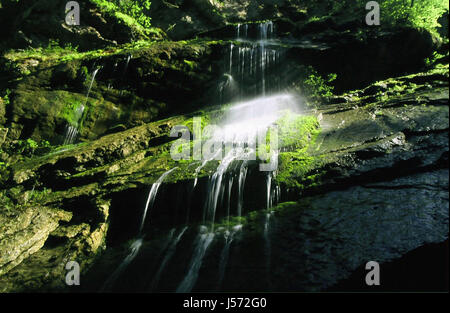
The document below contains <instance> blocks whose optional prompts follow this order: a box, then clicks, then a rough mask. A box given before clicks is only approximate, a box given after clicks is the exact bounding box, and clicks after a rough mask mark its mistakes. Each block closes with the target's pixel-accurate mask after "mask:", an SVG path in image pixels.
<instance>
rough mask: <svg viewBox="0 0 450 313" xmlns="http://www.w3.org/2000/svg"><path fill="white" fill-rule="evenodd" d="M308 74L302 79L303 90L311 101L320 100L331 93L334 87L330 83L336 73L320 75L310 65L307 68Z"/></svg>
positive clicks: (335, 76)
mask: <svg viewBox="0 0 450 313" xmlns="http://www.w3.org/2000/svg"><path fill="white" fill-rule="evenodd" d="M307 72H308V73H309V75H307V77H306V79H305V80H304V81H303V92H304V94H305V96H307V97H308V98H309V99H310V100H312V102H313V103H317V102H320V101H321V100H323V99H324V98H329V97H331V96H332V95H333V90H334V87H333V86H332V85H331V83H332V82H333V81H334V80H336V78H337V75H336V74H334V73H331V74H328V75H327V76H326V77H322V76H321V75H320V74H319V73H317V72H316V71H315V70H314V69H313V68H312V67H309V68H308V69H307Z"/></svg>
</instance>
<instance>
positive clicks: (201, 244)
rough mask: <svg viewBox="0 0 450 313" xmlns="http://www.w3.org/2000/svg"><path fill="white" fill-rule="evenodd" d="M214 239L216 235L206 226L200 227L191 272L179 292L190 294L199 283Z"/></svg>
mask: <svg viewBox="0 0 450 313" xmlns="http://www.w3.org/2000/svg"><path fill="white" fill-rule="evenodd" d="M213 239H214V233H213V232H208V229H207V228H206V227H205V226H202V227H200V233H199V234H198V236H197V239H196V243H195V248H194V254H193V256H192V259H191V263H190V265H189V270H188V273H187V274H186V276H185V277H184V279H183V281H182V282H181V284H180V285H179V286H178V288H177V290H176V291H177V292H190V291H191V290H192V288H193V287H194V285H195V283H196V282H197V278H198V274H199V271H200V268H201V266H202V263H203V258H204V256H205V254H206V250H207V249H208V247H209V245H210V244H211V242H212V241H213Z"/></svg>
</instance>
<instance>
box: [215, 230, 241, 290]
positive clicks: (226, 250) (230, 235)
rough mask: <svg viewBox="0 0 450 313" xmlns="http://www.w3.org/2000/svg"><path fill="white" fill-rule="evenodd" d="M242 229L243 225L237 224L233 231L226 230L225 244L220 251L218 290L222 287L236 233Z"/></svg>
mask: <svg viewBox="0 0 450 313" xmlns="http://www.w3.org/2000/svg"><path fill="white" fill-rule="evenodd" d="M241 229H242V225H236V226H234V227H233V229H232V231H231V232H230V231H229V230H226V231H225V232H224V238H225V245H224V247H223V249H222V252H221V253H220V262H219V280H218V281H217V290H219V289H220V287H221V285H222V282H223V278H224V277H225V269H226V267H227V263H228V258H229V255H230V246H231V243H232V242H233V239H234V236H235V234H236V233H237V232H238V231H240V230H241Z"/></svg>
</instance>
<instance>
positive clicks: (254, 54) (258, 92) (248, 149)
mask: <svg viewBox="0 0 450 313" xmlns="http://www.w3.org/2000/svg"><path fill="white" fill-rule="evenodd" d="M236 34H237V40H238V41H239V43H238V44H235V45H234V44H232V45H231V46H230V54H229V57H228V58H227V60H228V62H229V64H228V65H229V67H228V69H227V71H228V73H225V77H226V80H225V82H222V85H220V86H219V90H220V92H221V93H220V96H221V97H222V95H223V94H225V93H226V91H227V90H228V91H230V90H233V91H234V89H235V88H239V92H238V93H236V94H238V95H239V99H243V98H244V97H245V98H247V97H252V99H249V100H245V101H242V100H240V101H239V102H238V103H235V104H233V105H232V106H231V107H230V109H229V110H227V111H226V112H225V114H224V115H223V117H222V120H221V122H220V123H219V129H218V130H217V131H215V132H213V133H212V134H211V136H209V138H210V140H211V141H213V142H218V143H220V147H222V148H223V149H219V151H216V152H215V153H210V154H209V155H206V156H205V155H203V156H202V157H203V159H202V160H201V163H200V164H198V163H195V164H196V165H195V166H196V169H195V173H194V174H195V179H194V180H193V182H192V186H190V189H189V191H188V197H189V198H191V197H193V195H195V193H201V194H202V195H203V192H205V190H206V196H205V197H204V202H203V203H202V204H203V223H202V225H201V226H200V227H199V232H198V234H197V235H196V237H195V241H194V243H193V253H192V256H191V259H190V262H189V264H188V267H187V269H186V272H185V273H186V274H185V276H184V277H183V279H181V282H180V283H179V284H178V287H177V288H176V291H177V292H190V291H191V290H192V289H193V288H194V287H195V285H196V283H197V279H198V277H199V273H200V269H201V267H202V264H203V261H204V258H205V256H206V255H207V252H208V249H209V248H210V247H211V246H212V244H213V243H214V239H215V238H216V237H217V236H218V235H219V234H221V235H223V236H224V246H223V247H222V250H221V253H220V260H219V280H218V281H217V285H216V286H217V288H218V289H220V288H221V285H222V283H223V280H224V275H225V270H226V266H227V262H228V258H229V255H230V246H231V244H232V242H233V240H235V238H236V234H237V233H238V232H239V231H241V229H242V225H239V224H238V225H234V226H233V227H231V226H230V216H232V215H234V214H235V215H237V216H239V217H241V216H243V215H244V213H245V212H244V210H245V207H244V206H245V205H244V200H245V195H244V189H245V185H246V179H247V176H248V175H249V173H251V171H250V166H253V165H254V163H255V162H256V161H255V162H253V161H252V160H256V153H257V148H256V147H257V143H258V140H257V137H258V135H259V134H261V133H264V134H265V133H266V131H267V130H268V129H269V128H270V127H272V125H274V123H275V122H276V121H277V120H278V119H279V118H280V117H281V116H282V115H283V114H284V112H285V111H286V110H291V111H293V112H295V111H297V110H298V104H299V101H298V100H299V99H297V98H296V97H294V96H293V95H291V94H288V93H280V89H279V86H280V84H279V79H278V78H277V76H278V75H274V74H276V72H275V71H274V67H277V64H278V63H279V61H280V50H279V49H278V48H276V44H275V43H274V42H273V36H274V25H273V24H272V23H271V22H267V23H261V24H259V25H257V26H256V27H255V26H252V27H249V25H238V26H237V28H236ZM269 93H270V94H269ZM264 138H266V137H264ZM219 153H222V155H221V161H220V163H219V165H218V166H217V168H216V170H215V172H214V173H213V174H212V175H211V176H210V177H209V179H208V180H207V181H206V186H205V188H206V189H205V188H203V185H200V184H198V181H199V180H198V178H197V177H198V175H199V174H200V172H201V170H202V169H203V168H204V167H205V166H206V165H207V164H208V163H209V162H212V161H213V160H216V159H217V158H216V157H217V156H218V154H219ZM271 153H272V154H271V156H270V158H271V161H272V160H273V159H277V158H278V151H277V150H276V151H271ZM212 154H213V155H212ZM214 162H215V161H214ZM175 169H176V168H173V169H171V170H169V171H167V172H165V173H164V174H163V175H162V176H161V177H160V178H159V179H158V180H157V181H156V182H155V183H154V184H153V185H152V187H151V189H150V192H149V195H148V198H147V202H146V205H145V209H144V212H143V215H142V219H141V221H140V227H139V235H140V237H141V235H142V232H143V228H144V224H145V220H146V215H147V212H148V210H150V209H151V208H152V207H153V206H154V204H155V198H156V195H157V193H158V190H159V187H160V186H161V184H162V182H163V181H164V179H165V177H167V175H169V174H170V173H171V172H172V171H173V170H175ZM272 171H273V170H272ZM272 171H269V172H268V173H267V186H266V188H267V189H266V190H267V196H266V209H267V215H266V219H265V222H264V231H263V236H264V241H265V254H266V256H267V269H269V268H270V240H269V239H270V238H269V233H270V220H271V211H270V209H271V208H272V206H273V205H274V204H275V203H278V201H279V197H280V189H279V186H274V184H273V182H272V178H273V175H274V172H272ZM202 184H203V183H202ZM198 185H200V186H198ZM233 186H234V189H233ZM234 200H236V203H232V202H234ZM188 203H189V206H190V200H189V201H188ZM234 209H236V211H234ZM218 210H223V211H220V212H218ZM232 211H233V212H232ZM189 212H190V209H188V210H187V218H186V221H189ZM220 215H221V216H225V217H226V221H227V223H226V225H227V227H226V229H225V230H224V228H223V227H220V228H218V229H217V230H215V223H216V216H220ZM230 227H231V230H230V229H229V228H230ZM186 230H187V227H185V228H183V229H182V230H181V231H180V232H179V234H178V236H176V237H170V238H171V240H172V241H171V243H170V244H169V245H168V246H165V248H164V249H163V251H165V254H164V256H163V257H162V260H161V263H160V265H159V267H158V270H157V271H156V273H155V275H154V276H153V279H152V281H151V282H150V283H149V284H148V285H147V287H148V286H150V289H151V290H155V289H156V288H157V287H158V285H159V284H162V280H161V276H162V275H163V273H164V271H165V269H166V268H167V267H168V264H169V262H170V260H171V259H172V257H173V256H174V254H175V251H176V249H177V246H178V245H179V243H180V240H181V239H182V237H183V235H184V234H185V232H186ZM183 242H184V241H183ZM139 247H140V246H138V247H137V248H135V249H132V251H131V253H130V255H129V256H128V257H127V258H126V259H125V260H126V263H125V261H124V263H125V265H124V266H122V265H121V267H122V268H124V267H126V266H127V265H128V264H129V263H130V262H131V261H132V260H133V258H134V257H135V256H136V255H137V253H138V251H139ZM121 271H123V270H121ZM119 274H120V273H119Z"/></svg>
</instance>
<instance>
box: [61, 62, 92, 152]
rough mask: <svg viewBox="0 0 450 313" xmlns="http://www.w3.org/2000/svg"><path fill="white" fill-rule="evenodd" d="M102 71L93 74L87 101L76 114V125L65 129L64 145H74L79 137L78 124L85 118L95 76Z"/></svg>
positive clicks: (67, 126) (69, 125) (68, 125)
mask: <svg viewBox="0 0 450 313" xmlns="http://www.w3.org/2000/svg"><path fill="white" fill-rule="evenodd" d="M99 70H100V67H99V68H96V69H95V70H94V71H93V72H92V77H91V82H90V84H89V88H88V91H87V93H86V100H85V101H84V104H82V105H80V106H79V107H78V108H77V109H76V112H75V123H76V125H71V124H67V125H66V129H65V133H64V140H63V145H70V144H72V143H73V142H74V141H75V139H76V138H77V136H78V131H79V130H78V126H79V125H78V123H79V122H80V120H81V118H82V117H83V113H84V109H85V108H86V105H87V103H88V100H89V95H90V93H91V89H92V85H93V84H94V81H95V76H97V73H98V71H99Z"/></svg>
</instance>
